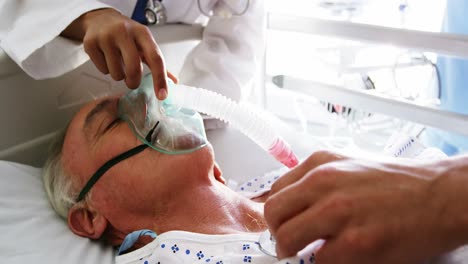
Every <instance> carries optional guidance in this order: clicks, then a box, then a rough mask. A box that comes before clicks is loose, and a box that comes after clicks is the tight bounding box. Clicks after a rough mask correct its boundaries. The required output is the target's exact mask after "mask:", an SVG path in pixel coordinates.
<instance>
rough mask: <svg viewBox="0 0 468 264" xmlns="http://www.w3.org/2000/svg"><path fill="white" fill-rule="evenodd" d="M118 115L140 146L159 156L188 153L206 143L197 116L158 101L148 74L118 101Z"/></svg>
mask: <svg viewBox="0 0 468 264" xmlns="http://www.w3.org/2000/svg"><path fill="white" fill-rule="evenodd" d="M119 116H120V117H121V118H122V119H123V120H125V121H126V122H127V123H128V125H129V126H130V128H131V129H132V131H133V132H134V133H135V135H136V136H137V137H138V138H139V139H140V140H141V141H142V142H143V143H145V144H147V145H148V146H150V147H151V148H153V149H155V150H157V151H159V152H162V153H166V154H183V153H190V152H193V151H195V150H197V149H200V148H202V147H204V146H206V145H207V144H208V140H207V139H206V134H205V128H204V126H203V119H202V117H201V115H200V114H199V113H197V112H195V111H193V110H190V109H186V108H181V107H178V106H176V105H173V104H170V103H168V102H165V101H159V100H158V99H157V98H156V96H155V94H154V90H153V82H152V79H151V75H147V76H145V77H144V78H143V79H142V83H141V85H140V87H139V88H138V89H136V90H133V91H130V92H129V93H127V94H126V95H124V96H122V97H121V98H120V100H119Z"/></svg>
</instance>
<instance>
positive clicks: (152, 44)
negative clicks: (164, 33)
mask: <svg viewBox="0 0 468 264" xmlns="http://www.w3.org/2000/svg"><path fill="white" fill-rule="evenodd" d="M135 42H136V44H137V46H138V49H139V50H140V52H141V54H142V56H143V58H144V59H143V60H144V62H145V63H146V64H147V65H148V67H149V68H150V71H151V75H152V76H153V85H154V92H155V94H156V97H157V98H158V99H159V100H163V99H166V97H167V79H166V78H167V77H166V65H165V62H164V57H163V55H162V52H161V50H160V49H159V47H158V45H157V44H156V41H155V40H154V38H153V35H152V34H151V31H150V30H149V29H148V28H146V27H144V28H140V29H139V30H138V31H137V32H135Z"/></svg>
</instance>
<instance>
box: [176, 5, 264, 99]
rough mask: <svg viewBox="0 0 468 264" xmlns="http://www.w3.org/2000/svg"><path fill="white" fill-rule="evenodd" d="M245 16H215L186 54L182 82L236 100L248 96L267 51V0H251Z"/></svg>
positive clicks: (181, 74) (181, 73)
mask: <svg viewBox="0 0 468 264" xmlns="http://www.w3.org/2000/svg"><path fill="white" fill-rule="evenodd" d="M250 3H251V4H250V5H251V6H250V8H249V10H248V11H247V13H246V14H244V15H243V16H239V17H236V16H233V17H232V18H230V19H224V18H220V17H212V18H211V19H210V20H209V21H208V23H207V25H206V27H205V29H204V32H203V36H202V40H201V42H200V43H199V44H198V46H196V47H195V48H194V49H193V50H192V51H191V52H190V53H189V55H188V56H187V58H186V60H185V62H184V65H183V66H182V70H181V72H180V76H179V77H180V82H181V83H183V84H186V85H191V86H196V87H201V88H205V89H209V90H212V91H215V92H218V93H221V94H223V95H225V96H227V97H229V98H231V99H233V100H240V99H241V98H242V97H245V96H247V94H248V90H249V89H250V88H251V87H252V86H253V84H254V79H255V76H256V74H257V73H258V70H259V68H260V67H259V66H260V65H261V63H262V60H263V55H264V42H265V29H264V28H265V15H264V12H265V10H264V1H263V0H253V1H252V0H251V1H250Z"/></svg>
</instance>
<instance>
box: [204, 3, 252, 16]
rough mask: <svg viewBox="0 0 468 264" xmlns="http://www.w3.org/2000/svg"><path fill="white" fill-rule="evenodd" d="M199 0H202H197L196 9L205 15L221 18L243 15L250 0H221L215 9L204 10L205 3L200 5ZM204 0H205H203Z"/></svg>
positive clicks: (247, 8)
mask: <svg viewBox="0 0 468 264" xmlns="http://www.w3.org/2000/svg"><path fill="white" fill-rule="evenodd" d="M201 1H204V0H197V5H198V9H199V10H200V12H201V13H202V14H203V15H205V16H207V17H212V16H220V17H223V18H230V17H232V16H243V15H245V13H247V11H248V10H249V7H250V1H251V0H222V1H220V2H222V3H218V4H217V5H218V6H219V7H218V9H217V10H216V11H212V10H211V11H210V10H206V9H205V8H206V5H202V4H201ZM205 1H206V0H205Z"/></svg>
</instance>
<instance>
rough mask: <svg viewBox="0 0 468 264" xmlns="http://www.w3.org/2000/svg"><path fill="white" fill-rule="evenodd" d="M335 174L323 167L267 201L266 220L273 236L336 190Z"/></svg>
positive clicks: (329, 167) (333, 170)
mask: <svg viewBox="0 0 468 264" xmlns="http://www.w3.org/2000/svg"><path fill="white" fill-rule="evenodd" d="M334 173H336V170H335V169H334V168H333V167H331V166H328V165H324V166H321V167H319V168H316V169H314V170H311V171H309V172H308V173H306V174H305V176H304V177H302V178H301V179H300V180H299V181H297V182H295V183H292V184H291V185H289V186H287V187H285V188H284V189H282V190H280V191H279V192H277V193H275V194H273V195H271V196H270V197H269V198H268V199H267V200H266V202H265V209H264V211H265V219H266V221H267V223H268V227H269V228H270V230H271V232H272V233H273V235H275V233H276V231H277V230H278V228H279V227H280V226H281V225H282V224H284V222H286V221H288V220H289V219H291V218H293V217H294V216H296V215H298V214H300V213H301V212H302V211H304V210H307V208H310V207H312V206H313V205H314V204H315V203H317V202H318V201H319V200H320V199H323V198H325V197H327V196H328V195H329V194H330V193H331V192H332V191H333V190H334V189H335V188H336V184H337V183H336V181H335V179H336V175H334Z"/></svg>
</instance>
